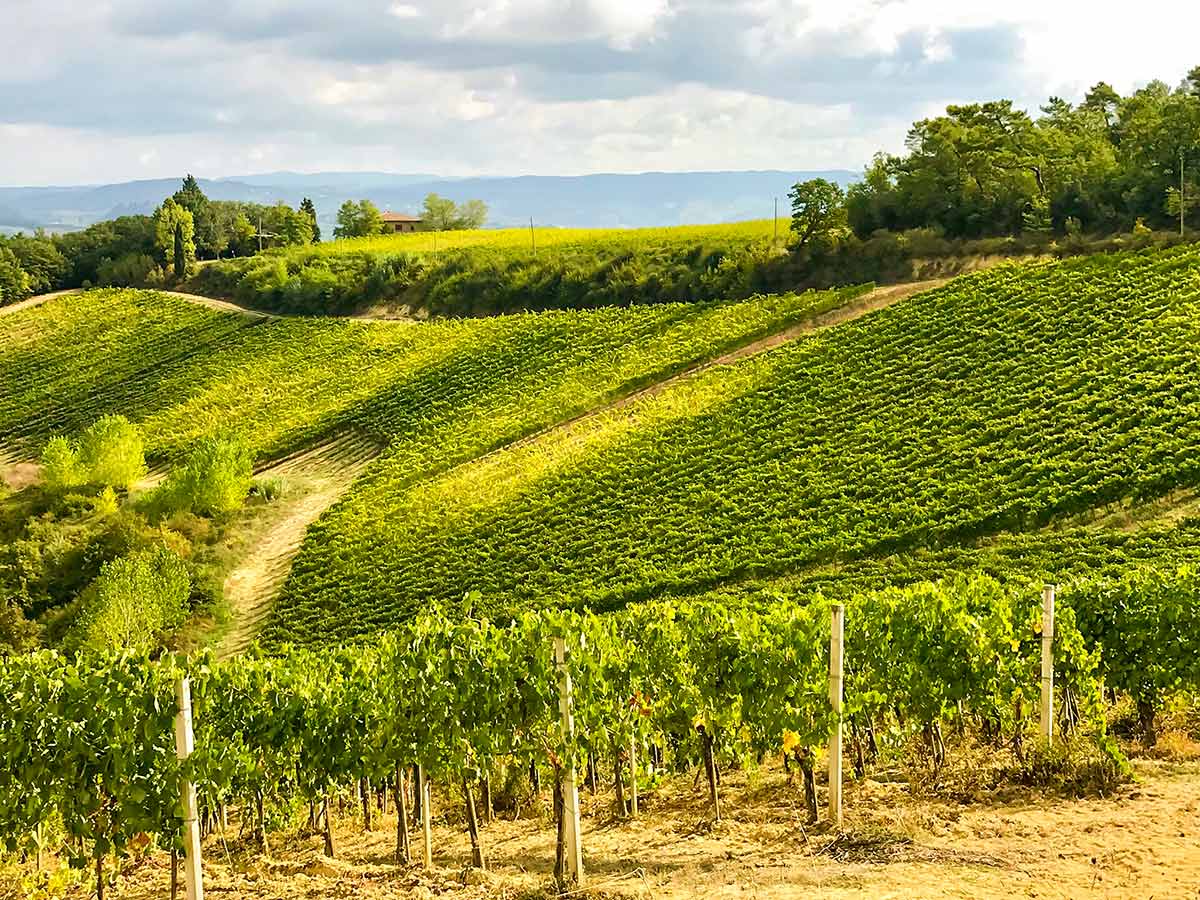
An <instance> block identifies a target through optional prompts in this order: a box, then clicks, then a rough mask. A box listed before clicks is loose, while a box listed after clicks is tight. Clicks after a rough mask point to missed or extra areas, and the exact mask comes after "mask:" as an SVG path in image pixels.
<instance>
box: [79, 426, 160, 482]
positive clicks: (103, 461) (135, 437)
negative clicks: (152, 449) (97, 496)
mask: <svg viewBox="0 0 1200 900" xmlns="http://www.w3.org/2000/svg"><path fill="white" fill-rule="evenodd" d="M79 464H80V466H81V467H82V469H83V471H84V473H86V477H85V480H86V482H87V483H89V484H97V485H103V486H106V487H114V488H122V489H124V490H129V489H130V488H132V487H133V486H134V485H135V484H137V483H138V481H140V480H141V479H142V478H143V477H145V475H146V453H145V448H144V446H143V444H142V433H141V431H140V430H139V429H138V427H137V426H136V425H134V424H133V423H132V422H130V421H129V420H128V419H126V418H125V417H124V416H104V417H103V418H100V419H97V420H96V421H95V422H93V423H92V424H91V425H89V426H88V428H87V430H86V431H84V433H83V436H82V437H81V438H80V440H79Z"/></svg>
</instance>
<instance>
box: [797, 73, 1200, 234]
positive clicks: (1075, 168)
mask: <svg viewBox="0 0 1200 900" xmlns="http://www.w3.org/2000/svg"><path fill="white" fill-rule="evenodd" d="M905 149H906V151H907V152H906V153H904V154H900V155H892V154H886V153H880V154H877V155H876V156H875V158H874V160H873V161H872V162H871V164H870V165H868V166H867V167H866V171H865V172H864V173H863V178H862V180H861V181H859V182H856V183H855V184H852V185H851V186H850V187H849V188H848V189H846V190H844V191H843V189H842V188H841V187H840V186H838V185H836V184H832V183H831V182H828V181H824V180H822V179H816V180H813V181H809V182H804V183H802V184H798V185H796V186H795V187H794V188H793V189H792V193H791V199H792V211H793V227H792V231H793V234H794V243H795V246H796V247H798V248H803V249H806V250H808V251H816V252H819V251H821V250H823V249H829V247H830V246H831V245H834V244H837V243H839V242H844V241H846V240H853V239H858V240H860V241H865V240H868V239H870V238H872V237H873V236H877V235H880V234H882V233H897V232H904V231H907V230H912V229H929V230H931V231H932V232H934V233H935V234H937V235H941V236H944V237H946V238H952V239H971V238H987V237H997V236H1005V235H1033V236H1037V235H1043V236H1045V237H1046V238H1047V239H1049V238H1053V237H1055V236H1078V235H1081V234H1092V235H1104V234H1117V233H1123V232H1129V231H1134V232H1137V233H1146V232H1149V231H1151V230H1153V229H1161V230H1168V229H1172V230H1178V231H1179V232H1180V233H1186V231H1187V230H1188V229H1189V228H1192V229H1194V228H1197V227H1200V202H1198V200H1200V66H1196V67H1195V68H1193V69H1192V70H1191V71H1190V72H1189V73H1188V75H1187V77H1186V78H1185V79H1184V80H1183V82H1182V83H1181V84H1180V85H1179V86H1177V87H1176V88H1171V87H1170V86H1168V85H1167V84H1166V83H1165V82H1163V81H1151V82H1150V83H1149V84H1147V85H1146V86H1145V87H1143V88H1140V89H1138V90H1136V91H1134V92H1133V93H1131V94H1129V95H1128V96H1122V95H1121V94H1119V93H1118V92H1117V91H1116V90H1114V89H1113V87H1112V86H1111V85H1109V84H1107V83H1106V82H1100V83H1098V84H1096V85H1095V86H1094V87H1092V89H1091V90H1089V91H1088V92H1087V94H1086V95H1085V96H1084V98H1083V102H1081V103H1079V104H1072V103H1069V102H1068V101H1066V100H1064V99H1063V98H1061V97H1051V98H1050V99H1049V100H1048V101H1047V102H1046V103H1045V105H1043V106H1042V107H1041V108H1040V109H1039V113H1038V115H1037V116H1031V115H1030V114H1029V113H1027V112H1025V111H1023V110H1020V109H1017V108H1015V107H1014V105H1013V103H1012V101H1011V100H995V101H991V102H987V103H972V104H964V105H953V106H949V107H947V108H946V113H945V115H941V116H935V117H932V118H928V119H921V120H920V121H918V122H916V123H914V124H913V126H912V128H911V129H910V130H909V132H908V137H907V139H906V141H905Z"/></svg>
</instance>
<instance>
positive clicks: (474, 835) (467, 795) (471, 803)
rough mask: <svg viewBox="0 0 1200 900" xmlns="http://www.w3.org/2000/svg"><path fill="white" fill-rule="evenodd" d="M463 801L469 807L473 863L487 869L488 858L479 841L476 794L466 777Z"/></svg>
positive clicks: (463, 783)
mask: <svg viewBox="0 0 1200 900" xmlns="http://www.w3.org/2000/svg"><path fill="white" fill-rule="evenodd" d="M462 788H463V801H464V802H465V803H466V808H467V834H469V835H470V836H471V865H473V866H474V867H475V868H477V869H486V868H487V860H486V859H485V858H484V856H483V844H482V843H480V841H479V818H478V816H476V815H475V795H474V794H473V793H472V791H471V782H470V781H468V780H467V779H466V778H465V777H464V778H463V780H462Z"/></svg>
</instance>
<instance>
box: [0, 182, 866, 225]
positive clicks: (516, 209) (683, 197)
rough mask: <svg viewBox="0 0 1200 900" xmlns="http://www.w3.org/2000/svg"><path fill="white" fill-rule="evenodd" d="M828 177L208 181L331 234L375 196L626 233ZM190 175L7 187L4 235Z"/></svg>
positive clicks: (1, 199)
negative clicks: (280, 206) (471, 205)
mask: <svg viewBox="0 0 1200 900" xmlns="http://www.w3.org/2000/svg"><path fill="white" fill-rule="evenodd" d="M816 177H822V178H827V179H829V180H831V181H837V182H839V183H840V184H843V185H846V184H849V183H850V182H852V181H855V180H857V179H858V175H856V174H855V173H853V172H849V171H842V170H833V171H825V172H781V171H766V172H645V173H641V174H636V175H578V176H565V177H559V176H543V175H526V176H520V177H495V178H443V177H439V176H436V175H420V174H407V175H406V174H389V173H386V172H320V173H315V174H301V173H295V172H271V173H266V174H261V175H242V176H238V177H232V178H217V179H203V178H202V179H200V185H201V187H203V189H204V192H205V193H206V194H207V195H208V196H209V197H211V198H213V199H214V200H246V201H253V202H255V203H275V202H277V201H279V200H282V201H284V202H285V203H288V204H290V205H292V206H296V205H297V204H299V202H300V200H301V199H302V198H303V197H311V198H312V199H313V202H314V203H315V204H316V207H317V218H318V221H319V222H320V224H321V228H322V230H323V232H324V233H325V235H326V237H328V236H330V235H331V234H332V233H333V225H334V221H335V218H336V216H337V210H338V207H339V206H341V204H342V202H343V201H345V200H359V199H362V198H369V199H371V200H373V201H374V202H375V203H376V204H377V205H378V206H379V207H380V209H384V210H389V209H390V210H393V211H395V212H417V211H419V210H420V208H421V205H422V202H423V200H424V198H425V195H426V194H428V193H430V192H431V191H434V192H437V193H439V194H442V195H443V196H447V197H450V198H451V199H453V200H456V201H460V202H461V201H464V200H472V199H479V200H483V201H484V202H485V203H487V205H488V207H489V209H490V216H489V219H488V225H489V227H506V226H516V225H527V224H529V220H530V218H531V217H532V218H533V220H534V222H535V223H536V224H538V225H547V226H558V227H563V228H585V227H597V228H618V227H647V226H665V225H682V224H688V223H706V222H729V221H737V220H741V219H763V218H770V217H771V215H772V212H773V208H774V200H775V198H779V210H780V215H781V216H782V215H785V210H786V208H787V203H788V201H787V192H788V189H789V188H790V187H791V186H792V185H793V184H795V183H796V182H797V181H803V180H805V179H808V178H816ZM181 179H182V175H181V176H180V178H166V179H155V180H152V181H129V182H125V183H123V184H104V185H82V186H74V187H0V230H3V231H14V230H17V229H25V230H30V229H33V228H38V227H42V228H47V229H50V230H53V231H71V230H75V229H78V228H82V227H85V226H87V225H91V224H93V223H94V222H100V221H103V220H105V219H112V218H116V217H117V216H123V215H133V214H139V213H141V214H146V213H150V212H152V211H153V210H154V208H155V207H157V206H158V204H159V203H161V202H162V200H163V198H164V197H167V196H170V195H171V194H173V193H174V192H175V190H176V189H177V188H178V187H179V182H180V180H181Z"/></svg>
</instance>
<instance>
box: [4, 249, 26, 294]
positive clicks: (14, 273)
mask: <svg viewBox="0 0 1200 900" xmlns="http://www.w3.org/2000/svg"><path fill="white" fill-rule="evenodd" d="M29 290H30V288H29V276H28V275H26V274H25V270H24V269H22V268H21V261H20V260H19V259H17V255H16V254H15V253H13V252H12V251H11V250H9V249H8V248H7V247H5V246H3V245H0V306H3V305H4V304H5V303H15V302H16V301H17V300H23V299H25V298H26V297H28V296H29Z"/></svg>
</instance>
